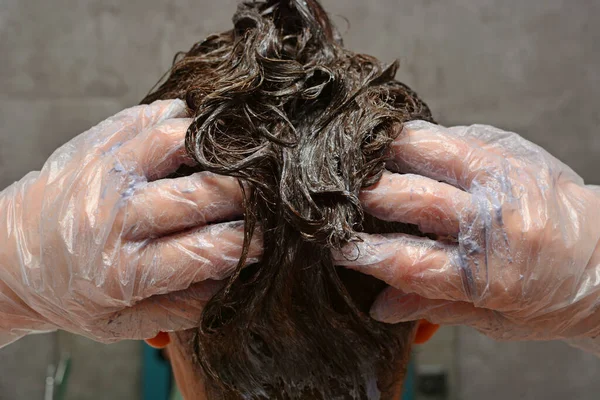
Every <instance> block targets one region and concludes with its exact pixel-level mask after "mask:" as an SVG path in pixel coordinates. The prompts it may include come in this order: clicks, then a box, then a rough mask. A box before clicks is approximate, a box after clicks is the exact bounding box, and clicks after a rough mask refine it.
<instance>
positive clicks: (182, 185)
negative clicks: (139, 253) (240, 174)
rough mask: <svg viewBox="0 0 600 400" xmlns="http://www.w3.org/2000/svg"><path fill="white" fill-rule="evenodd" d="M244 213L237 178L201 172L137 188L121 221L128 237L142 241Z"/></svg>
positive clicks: (122, 212) (125, 208)
mask: <svg viewBox="0 0 600 400" xmlns="http://www.w3.org/2000/svg"><path fill="white" fill-rule="evenodd" d="M243 212H244V207H243V198H242V190H241V188H240V185H239V183H238V180H237V179H235V178H231V177H225V176H219V175H215V174H213V173H210V172H199V173H196V174H193V175H190V176H185V177H181V178H177V179H164V180H158V181H154V182H150V183H149V184H147V185H145V186H143V187H141V188H139V189H136V191H135V193H134V194H133V196H131V197H130V198H129V201H128V203H127V205H126V206H125V207H123V208H122V209H121V211H120V214H119V217H118V218H119V219H120V220H122V221H123V224H124V225H123V231H122V232H123V235H124V237H125V238H127V239H130V240H142V239H148V238H156V237H161V236H165V235H169V234H172V233H175V232H180V231H183V230H186V229H190V228H194V227H198V226H203V225H206V224H210V223H214V222H219V221H226V220H232V219H234V218H239V217H240V216H242V215H243ZM119 226H121V225H120V224H119Z"/></svg>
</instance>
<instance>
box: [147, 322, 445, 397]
mask: <svg viewBox="0 0 600 400" xmlns="http://www.w3.org/2000/svg"><path fill="white" fill-rule="evenodd" d="M438 327H439V326H438V325H435V324H431V323H429V322H427V321H425V320H422V321H420V323H419V324H416V325H415V329H414V331H413V332H412V335H413V336H412V342H413V343H415V344H424V343H426V342H427V341H428V340H429V339H430V338H431V337H432V336H433V335H434V334H435V332H436V331H437V329H438ZM193 336H194V331H193V330H185V331H180V332H174V333H165V332H161V333H159V334H158V335H157V336H156V337H155V338H153V339H149V340H146V343H148V344H149V345H151V346H152V347H155V348H160V349H164V350H165V353H166V356H167V358H168V359H169V361H170V363H171V367H172V369H173V375H174V376H175V381H176V382H177V386H178V388H179V390H180V392H181V394H182V395H183V398H184V399H187V400H205V399H208V397H207V395H206V388H205V386H204V380H203V376H202V373H201V372H200V370H199V368H198V366H197V365H196V364H195V362H194V359H193V356H192V351H191V345H190V343H191V341H192V340H193ZM410 351H411V347H410V346H408V347H407V348H406V352H407V354H406V358H405V359H408V357H409V354H408V353H409V352H410ZM402 364H404V362H403V363H402ZM390 367H391V368H393V369H394V370H395V371H396V372H395V373H394V374H395V375H396V376H397V378H396V379H395V382H396V384H395V386H394V387H393V388H392V390H391V392H390V393H388V395H389V398H392V399H397V398H399V397H400V395H401V394H402V388H403V384H404V372H405V371H404V368H402V366H401V365H399V366H390Z"/></svg>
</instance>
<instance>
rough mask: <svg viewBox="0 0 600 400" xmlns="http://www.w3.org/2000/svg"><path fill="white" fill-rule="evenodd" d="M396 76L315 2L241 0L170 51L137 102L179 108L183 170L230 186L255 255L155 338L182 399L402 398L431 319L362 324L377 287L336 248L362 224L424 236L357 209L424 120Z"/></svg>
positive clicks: (425, 113) (363, 228)
mask: <svg viewBox="0 0 600 400" xmlns="http://www.w3.org/2000/svg"><path fill="white" fill-rule="evenodd" d="M395 69H396V64H392V65H391V66H386V65H384V64H382V63H381V62H379V61H378V60H376V59H374V58H373V57H370V56H367V55H363V54H356V53H353V52H351V51H349V50H346V49H345V48H343V46H342V42H341V39H340V38H339V34H338V33H337V32H336V30H335V28H334V27H333V25H332V24H331V22H330V21H329V18H328V16H327V14H326V13H325V11H324V10H323V9H322V8H321V6H320V5H319V3H318V2H316V1H314V0H310V1H278V0H270V1H266V2H250V3H243V4H241V5H240V6H239V7H238V10H237V12H236V13H235V15H234V17H233V29H232V30H230V31H227V32H224V33H221V34H217V35H211V36H209V37H208V38H207V39H206V40H204V41H202V42H200V43H198V44H196V45H194V46H193V47H192V48H191V49H190V51H188V52H187V53H182V54H179V55H178V57H177V59H176V62H175V64H174V65H173V67H172V69H171V71H170V74H169V76H167V77H166V79H165V81H164V82H163V83H162V84H161V85H160V86H159V87H158V88H157V89H156V90H154V91H153V92H151V93H150V94H149V95H148V96H147V97H146V98H145V99H144V100H143V101H142V103H151V102H153V101H156V100H161V99H172V98H181V99H186V102H187V104H188V106H189V108H190V114H191V115H192V117H193V122H192V124H191V126H190V129H189V130H188V134H187V138H186V139H187V148H188V152H189V153H190V155H191V156H193V158H194V159H195V160H196V161H197V162H198V166H197V167H196V170H194V169H193V168H192V170H191V171H190V170H189V168H188V170H187V171H185V172H181V173H190V172H194V171H201V170H208V171H210V172H213V173H218V174H222V175H229V176H235V177H239V178H240V179H241V180H242V181H243V182H244V193H245V201H244V205H245V223H246V235H247V237H248V238H250V237H253V235H254V234H256V233H255V232H254V231H253V227H254V226H255V225H259V227H260V233H259V234H260V235H261V240H262V244H263V249H264V250H263V256H262V258H261V260H260V261H259V262H258V263H256V264H252V265H250V266H247V267H246V268H244V269H243V270H242V269H241V267H240V269H238V271H236V273H235V274H234V278H233V279H232V280H231V281H230V282H229V284H228V286H227V287H226V288H225V289H224V290H223V291H221V292H219V293H217V294H216V295H215V296H214V297H213V298H212V299H211V300H210V302H209V303H208V304H207V305H206V306H205V309H204V311H203V315H202V319H201V321H200V322H199V324H198V325H199V326H198V328H197V329H191V330H188V331H180V332H173V333H169V334H165V333H161V334H160V335H158V336H157V337H155V338H153V339H152V340H151V341H150V342H151V343H153V344H155V345H157V346H165V345H166V347H167V351H168V354H169V359H170V360H171V363H172V365H173V366H174V371H175V378H176V381H177V382H178V384H179V387H180V389H181V390H182V391H183V392H184V395H185V398H190V399H191V398H204V397H206V398H210V399H241V398H282V399H283V398H294V399H331V398H354V399H366V398H373V399H374V398H382V399H392V398H398V397H399V396H400V391H401V389H402V383H403V380H404V376H405V371H406V367H407V364H408V360H409V355H410V350H411V347H412V344H413V342H415V341H416V342H423V341H425V340H426V339H427V337H429V336H431V334H432V333H433V331H434V330H435V326H433V325H432V324H429V323H427V322H424V321H421V322H417V321H406V322H403V323H400V324H394V325H391V324H382V323H376V322H375V321H373V320H372V319H370V318H368V311H369V307H370V306H371V304H372V302H373V300H374V298H375V296H376V295H377V294H378V293H379V292H380V291H381V290H382V289H383V288H384V287H385V284H383V283H382V282H381V281H379V280H377V279H374V278H372V277H369V276H366V275H362V274H360V273H357V272H355V271H351V270H349V269H344V268H337V269H336V268H335V267H334V265H333V259H332V255H331V249H339V248H341V246H342V244H345V243H348V242H350V241H352V240H353V238H354V237H355V236H356V233H357V232H359V231H360V232H369V233H385V232H404V233H414V234H419V232H418V231H417V230H416V229H411V228H410V227H408V226H406V225H404V224H398V223H386V222H384V221H381V220H378V219H375V218H372V217H369V216H366V217H364V218H363V216H362V210H361V207H360V206H359V205H358V204H359V200H358V191H359V188H361V187H364V186H367V185H370V184H371V183H372V182H376V181H377V180H378V179H379V176H380V175H381V173H382V172H383V169H384V158H385V152H386V150H387V149H388V147H389V144H390V142H391V140H392V135H394V132H395V130H394V127H396V126H399V125H401V124H402V123H403V122H405V121H408V120H414V119H423V120H429V121H433V119H432V116H431V112H430V110H429V108H428V107H427V106H426V105H425V104H424V103H423V102H422V101H421V100H420V99H419V97H418V96H417V95H416V94H415V93H414V92H412V91H411V90H410V89H409V88H407V87H406V86H405V85H403V84H401V83H400V82H397V81H395V80H394V75H395ZM242 263H243V261H242ZM236 274H239V275H238V276H237V277H236ZM324 349H326V351H324Z"/></svg>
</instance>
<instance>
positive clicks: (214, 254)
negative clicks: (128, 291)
mask: <svg viewBox="0 0 600 400" xmlns="http://www.w3.org/2000/svg"><path fill="white" fill-rule="evenodd" d="M261 239H262V236H261V234H260V232H256V233H255V234H254V238H253V240H252V242H251V245H250V248H249V252H248V259H247V264H252V263H256V262H258V261H259V260H260V258H261V256H262V243H261ZM243 242H244V224H243V222H241V221H240V222H228V223H222V224H217V225H209V226H206V227H203V228H200V229H197V230H193V231H189V232H186V233H182V234H178V235H173V236H169V237H165V238H161V239H158V240H156V241H153V242H151V243H150V244H148V245H147V246H145V248H144V249H140V248H136V247H133V246H130V247H128V248H127V251H128V252H130V253H132V254H139V252H140V251H141V252H142V254H141V255H140V256H139V258H138V259H137V260H135V259H134V262H136V263H137V271H138V272H137V276H136V277H135V278H136V282H135V289H134V293H135V295H134V296H133V299H134V300H136V299H137V300H139V299H140V298H147V297H150V296H153V295H157V294H164V293H169V292H174V291H178V290H182V289H185V288H187V287H189V286H190V285H191V284H193V283H196V282H201V281H205V280H207V279H214V280H222V279H225V278H227V277H229V276H230V275H231V273H232V272H233V271H234V270H235V267H236V266H237V264H238V262H239V259H240V256H241V255H242V248H243Z"/></svg>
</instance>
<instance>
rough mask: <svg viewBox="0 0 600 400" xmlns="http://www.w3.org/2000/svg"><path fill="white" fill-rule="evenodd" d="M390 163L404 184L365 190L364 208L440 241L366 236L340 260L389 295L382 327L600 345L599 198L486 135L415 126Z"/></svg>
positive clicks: (502, 138)
mask: <svg viewBox="0 0 600 400" xmlns="http://www.w3.org/2000/svg"><path fill="white" fill-rule="evenodd" d="M391 158H392V160H391V161H390V162H389V165H388V169H390V170H392V171H395V172H399V173H403V174H404V175H401V174H397V173H391V172H387V173H386V174H384V176H383V178H382V179H381V180H380V182H378V184H376V185H374V186H373V187H370V188H368V189H367V190H365V191H364V192H363V193H362V195H361V196H362V199H361V200H362V203H363V205H364V207H365V210H366V211H367V212H368V213H370V214H372V215H374V216H376V217H378V218H381V219H384V220H388V221H399V222H405V223H410V224H415V225H417V226H418V227H419V228H420V230H421V231H422V232H426V233H431V234H435V235H436V236H435V237H436V238H437V240H431V239H429V238H419V237H413V236H408V235H403V234H392V235H366V234H365V235H363V236H362V239H363V242H357V243H352V244H350V245H348V247H347V248H346V249H344V251H343V252H342V253H338V254H336V255H335V257H336V259H337V261H338V262H337V263H338V264H339V265H346V266H348V267H350V268H353V269H357V270H360V271H362V272H364V273H367V274H370V275H373V276H375V277H377V278H379V279H381V280H383V281H385V282H387V283H388V284H389V285H390V286H391V288H388V289H386V290H385V291H384V292H383V293H382V294H381V295H380V296H379V297H378V299H377V300H376V302H375V304H374V305H373V307H372V310H371V313H372V316H373V317H374V318H376V319H378V320H381V321H384V322H389V323H396V322H400V321H412V320H417V319H420V318H424V319H427V320H429V321H431V322H434V323H440V324H465V325H470V326H472V327H474V328H476V329H478V330H479V331H481V332H483V333H484V334H487V335H489V336H491V337H492V338H495V339H500V340H527V339H531V340H546V339H548V340H550V339H566V338H570V339H573V338H580V339H582V341H584V342H586V343H587V344H588V345H589V344H590V343H598V342H597V341H596V340H595V339H593V338H595V337H597V336H598V335H599V334H600V311H599V310H598V305H599V304H600V296H599V293H600V188H598V187H594V186H586V185H584V182H583V180H582V179H581V178H580V177H579V176H578V175H577V174H576V173H575V172H573V171H572V170H571V169H570V168H569V167H567V166H566V165H565V164H563V163H562V162H560V161H559V160H557V159H556V158H554V157H553V156H551V155H550V154H548V152H546V151H545V150H543V149H542V148H540V147H539V146H537V145H535V144H533V143H531V142H529V141H527V140H525V139H523V138H522V137H520V136H518V135H516V134H514V133H510V132H505V131H502V130H499V129H496V128H493V127H490V126H482V125H475V126H469V127H467V126H459V127H453V128H444V127H442V126H437V125H433V124H430V123H426V122H422V121H416V122H411V123H408V124H406V125H405V128H404V130H403V132H402V133H401V134H400V135H399V136H398V138H397V139H396V140H395V142H394V143H393V145H392V157H391ZM587 347H588V349H589V348H590V346H587ZM597 349H598V350H600V346H597ZM598 354H600V351H599V352H598Z"/></svg>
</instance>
